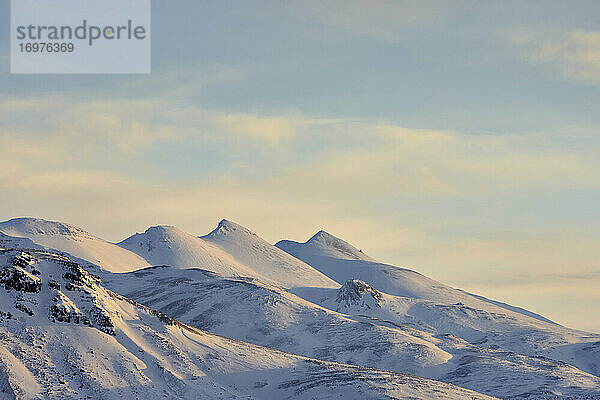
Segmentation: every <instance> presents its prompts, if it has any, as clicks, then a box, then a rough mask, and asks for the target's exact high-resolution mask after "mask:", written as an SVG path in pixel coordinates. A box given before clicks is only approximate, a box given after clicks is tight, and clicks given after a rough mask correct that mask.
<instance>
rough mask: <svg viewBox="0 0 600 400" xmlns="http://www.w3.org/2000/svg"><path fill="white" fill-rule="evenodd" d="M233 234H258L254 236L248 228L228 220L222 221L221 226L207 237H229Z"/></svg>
mask: <svg viewBox="0 0 600 400" xmlns="http://www.w3.org/2000/svg"><path fill="white" fill-rule="evenodd" d="M232 232H237V233H243V234H246V235H254V236H256V234H254V233H253V232H252V231H250V230H249V229H248V228H245V227H243V226H242V225H239V224H236V223H235V222H233V221H230V220H227V219H222V220H221V221H220V222H219V224H218V225H217V227H216V228H215V229H214V230H213V231H212V232H210V233H209V234H208V235H206V236H207V237H215V236H222V235H227V234H229V233H232Z"/></svg>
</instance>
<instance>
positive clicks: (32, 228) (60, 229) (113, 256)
mask: <svg viewBox="0 0 600 400" xmlns="http://www.w3.org/2000/svg"><path fill="white" fill-rule="evenodd" d="M0 232H1V233H4V234H5V235H8V236H13V237H18V238H27V239H30V240H31V241H33V242H34V243H35V244H37V245H40V246H43V247H45V248H46V249H53V250H58V251H61V252H65V253H68V254H70V255H72V256H74V257H77V258H80V259H83V260H86V261H88V262H90V263H92V264H95V265H98V266H99V267H101V268H104V269H107V270H109V271H112V272H126V271H133V270H135V269H139V268H144V267H147V266H148V265H149V264H148V262H147V261H146V260H144V259H143V258H141V257H140V256H138V255H136V254H134V253H132V252H130V251H127V250H125V249H122V248H120V247H119V246H117V245H115V244H113V243H109V242H107V241H105V240H103V239H100V238H98V237H96V236H94V235H92V234H90V233H88V232H86V231H84V230H83V229H81V228H78V227H76V226H73V225H69V224H64V223H61V222H54V221H47V220H44V219H39V218H14V219H11V220H9V221H5V222H0Z"/></svg>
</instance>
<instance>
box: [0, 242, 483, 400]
mask: <svg viewBox="0 0 600 400" xmlns="http://www.w3.org/2000/svg"><path fill="white" fill-rule="evenodd" d="M0 285H2V287H1V288H0V305H1V306H2V309H3V312H2V314H1V318H2V325H1V326H0V398H12V399H76V398H88V399H103V400H104V399H117V398H119V399H120V398H131V399H135V398H138V399H140V398H144V399H149V400H150V399H159V398H173V399H199V398H207V399H208V398H210V399H242V398H244V399H256V398H261V399H286V398H300V399H304V398H306V399H311V398H315V397H318V398H352V397H354V396H357V397H361V398H415V399H428V398H432V397H431V396H435V397H436V398H445V399H488V398H489V399H491V397H487V396H484V395H480V394H478V393H476V392H472V391H468V390H466V389H461V388H458V387H456V386H452V385H449V384H445V383H441V382H436V381H432V380H427V379H423V378H418V377H414V376H409V375H402V374H398V373H393V372H389V371H381V370H376V369H367V368H358V367H354V366H350V365H343V364H337V363H328V362H325V361H319V360H314V359H309V358H305V357H299V356H296V355H293V354H288V353H283V352H280V351H276V350H271V349H268V348H264V347H259V346H254V345H250V344H247V343H243V342H240V341H234V340H231V339H228V338H225V337H222V336H217V335H214V334H209V333H207V332H204V331H200V330H198V329H195V328H193V327H190V326H188V325H185V324H182V323H180V322H178V321H175V320H173V319H171V318H169V317H167V316H165V315H164V314H162V313H159V312H156V311H154V310H152V309H150V308H148V307H146V306H142V305H139V304H137V303H136V302H134V301H131V300H129V299H127V298H125V297H123V296H120V295H117V294H115V293H113V292H111V291H109V290H106V289H105V288H104V287H103V285H102V282H101V280H100V279H99V278H98V277H96V276H94V275H92V274H90V273H88V272H87V271H86V270H85V269H84V268H82V267H81V266H80V265H78V264H76V263H73V262H72V261H70V260H69V259H68V258H66V257H64V256H61V255H58V254H54V253H49V252H45V251H31V252H23V251H21V250H1V251H0Z"/></svg>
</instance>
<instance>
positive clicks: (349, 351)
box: [0, 218, 600, 399]
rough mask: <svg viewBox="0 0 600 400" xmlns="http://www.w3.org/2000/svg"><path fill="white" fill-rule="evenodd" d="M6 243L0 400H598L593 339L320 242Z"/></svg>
mask: <svg viewBox="0 0 600 400" xmlns="http://www.w3.org/2000/svg"><path fill="white" fill-rule="evenodd" d="M3 248H4V249H6V248H9V249H15V250H4V251H0V254H4V255H6V257H5V258H4V259H0V261H2V260H3V261H2V262H0V269H1V273H0V280H1V281H2V283H0V306H1V307H2V308H0V319H1V321H0V322H1V323H0V399H3V398H4V397H5V398H11V399H12V398H36V396H37V397H41V398H61V399H62V398H81V397H85V396H87V395H88V394H89V395H90V396H92V398H116V397H119V396H123V397H126V398H135V397H138V398H142V396H146V397H148V398H149V399H150V398H158V397H162V396H166V397H167V398H236V397H235V396H238V398H242V397H243V398H261V399H264V398H292V397H293V398H303V396H304V397H307V398H331V397H335V396H338V395H343V396H346V398H385V396H389V397H391V398H407V397H408V396H409V394H408V393H413V394H414V396H415V398H443V396H450V397H449V398H462V397H461V396H463V394H464V392H460V390H459V389H452V390H459V391H458V392H456V391H454V392H452V390H450V389H448V390H449V391H448V390H446V388H451V386H436V385H439V383H437V382H433V381H424V380H421V381H410V383H407V384H406V385H404V386H402V387H401V388H398V387H396V383H395V382H400V381H402V382H408V381H403V380H405V379H408V378H407V377H405V376H404V375H398V374H402V373H409V374H415V375H419V376H423V377H426V378H432V379H435V380H439V381H444V382H446V383H450V384H455V385H459V386H461V387H465V388H468V389H471V390H475V391H477V392H480V393H485V394H487V395H493V396H496V397H498V398H507V399H508V398H527V399H559V398H569V399H596V398H599V399H600V381H599V379H600V378H599V377H598V376H599V375H600V335H597V334H591V333H586V332H581V331H577V330H573V329H569V328H566V327H563V326H561V325H559V324H556V323H554V322H552V321H549V320H547V319H546V318H544V317H542V316H539V315H537V314H535V313H533V312H530V311H527V310H524V309H521V308H519V307H514V306H511V305H507V304H503V303H500V302H496V301H494V300H490V299H486V298H484V297H482V296H478V295H473V294H469V293H466V292H464V291H461V290H457V289H454V288H452V287H449V286H447V285H444V284H442V283H440V282H436V281H435V280H432V279H430V278H427V277H425V276H423V275H421V274H419V273H417V272H415V271H411V270H409V269H405V268H399V267H396V266H393V265H388V264H384V263H379V262H377V261H376V260H374V259H373V258H371V257H369V256H367V255H366V254H365V253H364V252H363V251H361V250H359V249H357V248H355V247H354V246H352V245H350V244H349V243H347V242H345V241H343V240H341V239H339V238H336V237H335V236H333V235H331V234H328V233H327V232H324V231H320V232H318V233H317V234H316V235H315V236H313V237H312V238H311V239H310V240H308V241H307V242H306V243H297V242H291V241H281V242H279V243H277V245H276V246H273V245H271V244H269V243H268V242H266V241H265V240H263V239H261V238H260V237H259V236H257V235H256V234H254V233H252V232H251V231H249V230H248V229H246V228H244V227H242V226H240V225H237V224H235V223H233V222H230V221H227V220H223V221H221V222H220V223H219V225H218V227H217V228H216V229H215V230H214V231H212V232H211V233H209V234H208V235H205V236H202V237H196V236H193V235H191V234H188V233H185V232H182V231H181V230H179V229H177V228H175V227H171V226H156V227H151V228H149V229H148V230H147V231H146V232H144V233H140V234H136V235H133V236H132V237H130V238H128V239H125V240H124V241H123V242H121V243H118V244H112V243H109V242H106V241H104V240H102V239H99V238H97V237H95V236H93V235H91V234H89V233H87V232H85V231H83V230H82V229H80V228H76V227H74V226H71V225H68V224H62V223H58V222H50V221H44V220H40V219H33V218H19V219H14V220H10V221H6V222H3V223H0V249H3ZM16 249H19V250H16ZM48 249H55V250H52V251H49V250H48ZM11 257H12V258H11ZM15 260H16V261H15ZM76 263H78V264H76ZM149 265H154V266H155V267H149ZM125 271H128V272H127V273H123V272H125ZM129 271H131V272H129ZM69 272H71V273H69ZM89 272H93V273H95V274H98V275H99V276H101V277H102V280H103V282H104V283H102V282H100V281H99V280H97V278H95V277H94V276H92V275H91V274H89ZM105 287H108V288H109V289H110V290H107V289H105ZM115 292H116V293H119V295H117V294H115ZM123 296H125V297H123ZM129 299H132V300H129ZM133 300H134V301H135V302H137V303H143V304H144V305H145V306H149V307H151V308H152V309H157V310H159V312H155V311H153V310H152V309H149V308H146V307H144V306H141V305H138V304H136V303H135V302H134V301H133ZM171 318H175V319H177V320H180V321H182V322H184V323H187V324H188V325H184V324H181V323H179V322H176V321H173V320H172V319H171ZM157 321H158V322H157ZM205 331H210V332H211V334H213V335H211V334H208V333H206V332H205ZM214 334H218V335H223V336H224V337H231V338H233V339H237V340H240V341H243V342H244V343H242V342H238V341H236V340H230V339H225V338H224V337H221V336H215V335H214ZM190 335H192V336H190ZM194 335H195V336H194ZM197 336H200V337H201V339H199V338H198V337H197ZM37 337H41V338H43V339H41V340H42V342H38V341H36V340H37V339H36V338H37ZM207 338H208V339H207ZM163 345H164V346H166V347H163ZM257 345H259V346H265V347H258V346H257ZM90 349H91V350H93V352H90ZM97 349H99V350H101V353H102V354H103V356H99V355H98V354H99V353H98V352H97ZM281 351H283V352H284V353H281ZM223 352H225V353H223ZM199 354H200V355H199ZM206 354H212V355H211V356H207V355H206ZM215 354H218V356H217V355H215ZM222 354H226V355H225V356H223V355H222ZM292 354H297V356H294V355H292ZM213 355H214V357H213ZM207 357H208V359H207ZM218 357H220V358H218ZM306 357H308V358H306ZM198 360H202V361H198ZM265 360H278V361H277V362H275V364H272V363H271V364H270V363H269V362H270V361H269V362H266V361H265ZM281 360H283V361H281ZM36 363H38V364H39V367H37V366H36V365H38V364H36ZM210 363H214V364H210ZM338 363H339V364H338ZM315 365H317V366H319V367H318V368H317V370H314V369H313V368H312V367H310V366H315ZM204 367H210V370H208V369H206V368H204ZM377 369H379V370H389V371H394V372H393V373H392V372H382V371H375V370H377ZM78 370H79V373H77V372H76V371H78ZM325 370H327V371H329V372H331V371H334V372H332V373H331V374H329V372H327V373H325V372H323V371H325ZM194 371H196V372H194ZM197 371H200V372H197ZM209 371H210V372H209ZM224 371H225V372H224ZM358 371H361V372H358ZM202 374H204V375H202ZM323 374H325V375H323ZM332 374H333V375H332ZM357 374H358V375H357ZM348 376H353V378H349V377H348ZM263 377H270V378H269V380H264V379H263ZM265 379H266V378H265ZM411 379H412V378H411ZM415 379H417V378H415ZM23 382H25V383H23ZM265 382H266V384H265ZM292 382H293V383H292ZM416 382H418V383H416ZM432 382H433V383H432ZM413 384H414V385H413ZM407 385H408V386H407ZM359 386H360V387H359ZM442 387H443V388H444V389H440V390H442V391H441V392H440V393H441V394H435V390H438V388H442ZM332 388H333V389H332ZM434 388H435V389H434ZM359 390H363V392H362V394H361V392H359ZM411 391H412V392H411ZM449 393H452V394H449ZM457 393H458V394H457ZM3 396H4V397H3ZM94 396H95V397H94ZM219 396H221V397H219ZM248 396H249V397H248ZM455 396H456V397H455ZM474 396H477V394H475V395H474ZM466 398H469V396H467V397H466ZM476 398H478V397H476Z"/></svg>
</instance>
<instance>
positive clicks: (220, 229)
mask: <svg viewBox="0 0 600 400" xmlns="http://www.w3.org/2000/svg"><path fill="white" fill-rule="evenodd" d="M201 239H203V240H206V241H207V242H209V243H212V244H214V245H216V246H218V247H219V248H220V249H222V250H223V251H225V252H227V253H228V254H230V255H231V256H232V257H234V258H235V259H236V260H237V261H239V262H240V263H242V264H244V265H246V266H247V267H248V268H249V269H252V270H253V271H254V272H255V273H256V274H257V276H260V277H265V278H266V279H267V281H268V282H270V281H277V283H278V284H279V285H281V286H283V287H287V288H302V287H323V288H339V287H340V285H339V284H338V283H337V282H334V281H333V280H332V279H329V278H328V277H327V276H325V275H323V274H322V273H321V272H319V271H317V270H315V269H314V268H313V267H311V266H310V265H307V264H306V263H304V262H302V261H300V260H298V259H297V258H294V257H291V256H290V255H289V254H287V253H286V252H285V251H282V250H280V249H278V248H277V247H275V246H273V245H272V244H270V243H268V242H267V241H265V240H264V239H262V238H260V237H259V236H258V235H256V234H255V233H253V232H251V231H250V230H248V229H246V228H244V227H243V226H240V225H238V224H236V223H234V222H231V221H227V220H225V219H224V220H222V221H221V222H219V225H218V226H217V228H216V229H215V230H213V231H212V232H210V233H209V234H208V235H206V236H202V238H201Z"/></svg>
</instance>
